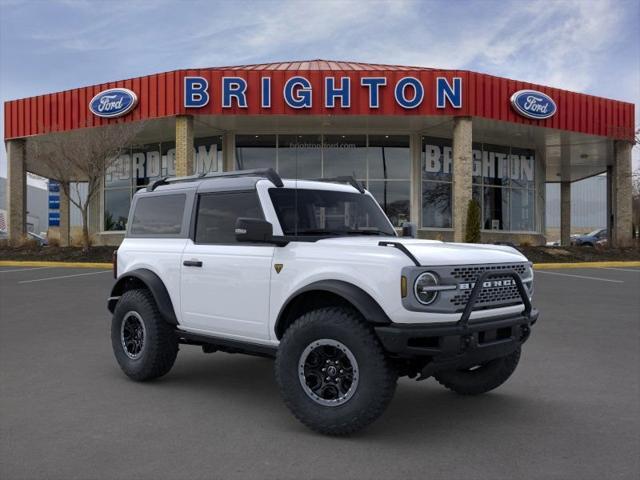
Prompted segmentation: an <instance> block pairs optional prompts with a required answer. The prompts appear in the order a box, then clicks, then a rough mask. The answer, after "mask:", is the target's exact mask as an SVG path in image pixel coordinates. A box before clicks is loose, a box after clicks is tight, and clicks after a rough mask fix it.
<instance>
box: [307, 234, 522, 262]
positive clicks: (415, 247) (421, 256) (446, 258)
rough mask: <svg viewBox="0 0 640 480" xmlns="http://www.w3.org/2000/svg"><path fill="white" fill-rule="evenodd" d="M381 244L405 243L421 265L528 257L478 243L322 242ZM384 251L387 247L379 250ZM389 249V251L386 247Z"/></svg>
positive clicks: (355, 239) (333, 240) (331, 240)
mask: <svg viewBox="0 0 640 480" xmlns="http://www.w3.org/2000/svg"><path fill="white" fill-rule="evenodd" d="M381 241H388V242H398V243H402V244H403V245H404V246H405V247H407V249H408V250H409V251H410V252H411V253H412V255H413V256H414V257H416V258H417V259H418V261H419V262H420V264H421V265H425V266H426V265H428V266H436V265H474V264H485V263H514V262H526V261H527V257H525V256H524V255H522V253H520V252H519V251H518V250H516V249H515V248H513V247H508V246H504V245H488V244H475V243H448V242H440V241H438V240H417V239H414V238H398V237H373V236H371V237H365V236H362V237H340V238H327V239H324V240H319V242H318V243H331V244H334V245H345V246H352V247H358V246H362V247H377V246H378V243H379V242H381ZM378 248H385V247H378ZM387 248H389V247H387Z"/></svg>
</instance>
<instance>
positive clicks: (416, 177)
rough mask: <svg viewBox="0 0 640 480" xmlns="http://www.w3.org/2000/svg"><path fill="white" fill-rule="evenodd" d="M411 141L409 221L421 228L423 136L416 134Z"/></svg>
mask: <svg viewBox="0 0 640 480" xmlns="http://www.w3.org/2000/svg"><path fill="white" fill-rule="evenodd" d="M409 141H410V143H409V151H410V152H411V153H410V155H411V188H410V197H409V198H410V199H411V200H410V202H409V205H410V208H409V215H410V218H409V221H410V222H411V223H415V224H416V226H417V227H420V226H421V223H422V221H421V219H422V136H421V135H420V134H419V133H414V134H412V135H411V138H410V140H409Z"/></svg>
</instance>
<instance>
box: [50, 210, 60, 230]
mask: <svg viewBox="0 0 640 480" xmlns="http://www.w3.org/2000/svg"><path fill="white" fill-rule="evenodd" d="M49 226H50V227H59V226H60V212H49Z"/></svg>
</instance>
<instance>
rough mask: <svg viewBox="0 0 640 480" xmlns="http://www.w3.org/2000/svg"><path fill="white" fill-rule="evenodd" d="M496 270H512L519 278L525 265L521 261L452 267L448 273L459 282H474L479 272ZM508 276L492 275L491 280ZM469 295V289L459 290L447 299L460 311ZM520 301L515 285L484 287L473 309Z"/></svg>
mask: <svg viewBox="0 0 640 480" xmlns="http://www.w3.org/2000/svg"><path fill="white" fill-rule="evenodd" d="M496 270H513V271H514V272H516V273H517V274H518V275H519V276H520V278H522V277H523V276H524V274H525V273H526V271H527V266H526V264H523V263H514V264H511V265H504V264H502V265H474V266H469V267H454V268H453V269H452V270H451V272H450V275H451V277H453V278H455V279H456V280H458V282H459V283H474V282H475V281H476V279H477V278H478V276H479V275H480V274H481V273H484V272H487V271H496ZM510 278H511V277H508V276H505V277H500V276H498V277H492V278H491V281H495V280H507V279H510ZM470 295H471V289H469V290H464V291H459V293H456V295H454V296H453V297H451V299H450V300H449V301H450V302H451V304H452V305H453V306H454V307H456V310H458V311H462V310H463V309H464V307H465V305H466V304H467V302H468V300H469V296H470ZM521 302H522V299H521V298H520V294H519V293H518V287H516V286H515V285H509V286H495V287H485V288H483V289H482V290H480V293H479V295H478V298H477V300H476V304H475V305H476V306H475V308H474V310H478V309H485V308H495V307H505V306H509V305H516V304H518V303H521Z"/></svg>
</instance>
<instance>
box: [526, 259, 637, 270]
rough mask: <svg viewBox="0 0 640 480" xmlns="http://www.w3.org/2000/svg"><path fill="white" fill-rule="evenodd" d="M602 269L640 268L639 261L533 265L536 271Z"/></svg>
mask: <svg viewBox="0 0 640 480" xmlns="http://www.w3.org/2000/svg"><path fill="white" fill-rule="evenodd" d="M603 267H605V268H606V267H640V261H638V262H636V261H628V262H575V263H534V264H533V268H534V269H536V270H551V269H561V268H603Z"/></svg>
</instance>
